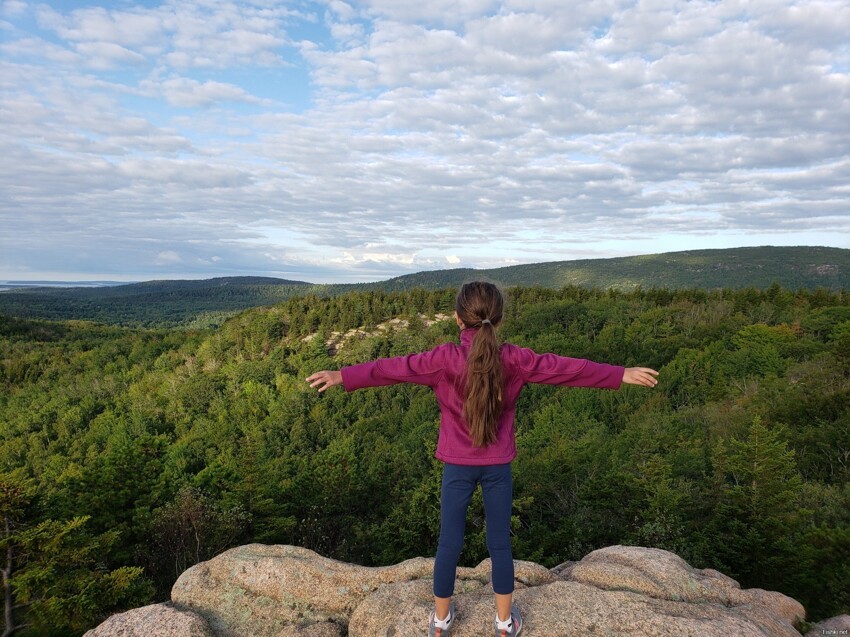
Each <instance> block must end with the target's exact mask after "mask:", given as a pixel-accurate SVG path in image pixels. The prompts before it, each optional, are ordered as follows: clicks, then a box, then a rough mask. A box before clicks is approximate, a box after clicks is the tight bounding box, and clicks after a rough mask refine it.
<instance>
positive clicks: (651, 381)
mask: <svg viewBox="0 0 850 637" xmlns="http://www.w3.org/2000/svg"><path fill="white" fill-rule="evenodd" d="M655 376H658V372H656V371H655V370H654V369H650V368H649V367H626V373H625V374H623V382H624V383H627V384H629V385H644V386H645V387H655V386H656V385H657V384H658V380H657V379H656V378H655Z"/></svg>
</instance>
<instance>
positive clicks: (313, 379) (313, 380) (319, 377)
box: [307, 369, 342, 392]
mask: <svg viewBox="0 0 850 637" xmlns="http://www.w3.org/2000/svg"><path fill="white" fill-rule="evenodd" d="M307 382H308V383H310V387H318V388H319V392H323V391H325V390H326V389H327V388H328V387H333V386H334V385H341V384H342V372H335V371H332V370H329V369H323V370H322V371H320V372H316V373H315V374H312V375H310V376H308V377H307Z"/></svg>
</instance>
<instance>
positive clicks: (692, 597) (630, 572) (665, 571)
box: [85, 544, 838, 637]
mask: <svg viewBox="0 0 850 637" xmlns="http://www.w3.org/2000/svg"><path fill="white" fill-rule="evenodd" d="M433 565H434V561H433V559H426V558H422V557H418V558H414V559H411V560H407V561H404V562H401V563H399V564H395V565H393V566H384V567H366V566H357V565H355V564H348V563H346V562H340V561H337V560H333V559H329V558H326V557H322V556H320V555H318V554H317V553H314V552H313V551H310V550H308V549H304V548H300V547H297V546H281V545H275V546H268V545H263V544H248V545H245V546H240V547H237V548H234V549H231V550H229V551H226V552H224V553H222V554H221V555H218V556H216V557H215V558H213V559H211V560H209V561H207V562H202V563H200V564H197V565H195V566H193V567H192V568H190V569H188V570H187V571H185V572H184V573H183V574H182V575H181V576H180V578H179V579H178V580H177V582H176V583H175V584H174V588H173V589H172V591H171V599H172V601H171V603H166V604H154V605H151V606H146V607H144V608H137V609H135V610H131V611H128V612H126V613H121V614H118V615H114V616H113V617H110V618H109V619H108V620H107V621H105V622H104V623H103V624H101V625H100V626H98V627H97V628H95V629H94V630H91V631H89V632H88V633H86V635H85V637H105V636H106V635H109V636H110V637H143V636H144V637H341V636H342V635H348V637H375V636H376V635H377V636H381V637H383V636H387V637H389V636H390V635H392V636H393V637H407V636H411V637H413V636H416V637H421V636H422V635H424V634H426V621H427V617H428V613H429V611H430V609H431V606H432V603H433V597H432V589H431V586H432V582H431V576H432V574H433ZM489 576H490V560H485V561H483V562H482V563H481V564H479V565H478V566H476V567H475V568H459V569H458V581H457V585H456V587H455V603H456V605H457V621H456V623H455V629H454V630H453V632H452V635H453V637H473V636H477V635H480V634H482V630H490V626H491V624H492V621H493V598H492V597H493V596H492V589H491V588H490V585H489ZM515 599H516V603H517V604H518V605H519V607H520V608H521V609H522V611H523V614H524V616H525V620H526V624H525V630H524V631H523V633H524V634H525V635H528V637H565V636H566V635H570V636H571V637H584V636H586V637H593V636H598V635H607V634H618V635H641V636H642V637H674V636H675V637H682V636H683V635H692V636H694V637H697V636H699V637H728V636H729V635H735V636H736V637H798V636H799V635H800V632H799V631H798V628H799V627H800V626H801V625H802V622H803V620H804V619H805V609H804V608H803V606H802V605H801V604H800V603H799V602H797V601H796V600H794V599H792V598H790V597H788V596H786V595H783V594H782V593H778V592H774V591H766V590H762V589H758V588H753V589H746V590H742V589H741V587H740V585H739V584H738V582H736V581H735V580H733V579H732V578H730V577H727V576H726V575H723V574H722V573H719V572H718V571H714V570H712V569H695V568H692V567H691V566H690V565H689V564H688V563H687V562H685V561H684V560H683V559H682V558H680V557H679V556H677V555H676V554H674V553H671V552H669V551H664V550H661V549H654V548H645V547H639V546H619V545H618V546H610V547H607V548H603V549H599V550H597V551H593V552H592V553H589V554H588V555H586V556H585V557H584V558H583V559H582V560H581V561H579V562H575V563H567V564H564V565H561V566H559V567H556V568H554V569H551V570H550V569H546V568H544V567H543V566H540V565H539V564H534V563H532V562H521V561H517V562H516V592H515ZM836 619H838V618H836ZM827 621H830V620H827Z"/></svg>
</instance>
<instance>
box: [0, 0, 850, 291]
mask: <svg viewBox="0 0 850 637" xmlns="http://www.w3.org/2000/svg"><path fill="white" fill-rule="evenodd" d="M101 4H102V5H103V6H91V7H88V8H81V9H72V10H67V9H62V8H60V5H59V4H58V3H54V4H53V6H52V7H51V6H47V5H38V7H37V8H34V9H33V10H32V13H30V14H28V15H35V16H36V18H37V21H38V27H30V26H28V24H29V23H28V22H27V20H26V19H24V18H20V19H18V18H16V17H15V15H12V14H11V13H9V12H7V14H6V19H7V20H9V21H10V24H11V25H12V28H11V31H10V32H9V37H8V38H6V40H7V41H6V42H4V43H3V44H2V45H0V47H2V52H3V57H4V59H3V60H2V61H0V112H2V114H3V117H4V123H7V125H6V126H5V127H4V129H3V130H2V131H0V169H2V174H1V175H0V201H2V203H0V216H2V221H3V223H4V229H5V228H10V230H9V232H10V235H9V236H14V237H15V238H16V239H15V241H16V245H10V246H8V247H7V246H6V245H4V246H3V248H4V251H6V253H7V254H8V255H9V257H8V258H9V259H11V260H13V261H14V262H15V263H17V264H22V265H21V267H24V265H26V267H30V268H33V267H37V263H38V257H37V255H38V254H44V253H46V252H51V251H53V252H55V253H57V254H62V253H63V250H64V248H63V246H66V245H73V246H74V247H75V248H76V249H77V252H78V254H89V255H92V256H91V257H90V258H88V257H87V259H88V260H84V259H82V257H79V258H78V257H74V259H78V260H77V261H75V262H74V263H75V264H76V265H75V267H76V268H77V270H75V271H80V270H79V269H80V268H82V267H84V266H85V267H96V265H95V264H96V263H97V259H96V257H95V256H94V255H97V254H98V250H97V248H98V246H100V245H102V243H103V237H108V238H109V242H110V245H112V246H115V251H114V252H113V251H110V252H109V253H108V254H105V255H104V259H112V258H114V259H120V262H121V263H123V264H124V267H126V268H127V270H126V271H127V272H130V271H147V272H150V271H163V270H157V268H167V267H171V266H174V267H175V268H177V267H178V266H179V268H184V269H187V271H192V272H195V273H209V272H213V271H215V272H218V273H222V272H229V271H232V272H237V271H238V272H245V271H252V268H253V269H254V270H255V271H257V272H290V273H293V272H294V273H300V277H301V278H310V277H309V276H308V275H309V274H310V273H314V274H315V275H316V276H323V277H333V276H339V277H345V276H363V277H373V276H383V275H386V276H392V275H395V274H399V273H402V272H404V271H412V270H416V269H423V268H437V267H446V266H447V265H451V266H459V265H464V266H476V265H478V266H483V265H485V264H490V265H492V264H497V263H505V262H509V261H511V260H513V261H517V260H519V261H529V260H545V259H562V258H567V257H569V256H570V255H577V256H587V255H589V254H593V255H594V256H604V255H605V254H610V255H613V254H617V255H620V254H625V253H629V250H631V251H632V253H633V252H635V251H646V250H647V249H648V248H647V246H653V245H657V244H656V243H652V242H653V241H656V239H654V237H667V238H671V237H673V238H676V242H678V243H679V244H680V245H681V244H684V243H685V242H686V241H689V240H694V239H692V238H693V237H697V236H698V237H700V241H701V242H702V243H703V244H705V243H706V242H708V241H709V240H715V239H716V241H720V239H719V238H720V237H725V236H732V235H733V234H734V233H738V235H735V236H738V237H740V236H747V237H759V236H765V237H771V240H775V239H776V238H777V237H778V238H780V239H781V238H782V237H788V239H789V240H794V239H797V240H799V239H800V238H801V237H810V238H811V241H813V242H815V241H818V240H822V239H821V238H822V237H828V238H829V240H831V241H833V244H834V243H837V242H840V237H846V236H848V233H849V232H850V215H848V214H847V209H848V208H847V205H848V200H850V192H848V190H847V187H846V184H847V177H848V169H850V164H848V157H850V130H848V128H847V126H846V124H845V122H846V121H848V119H850V99H848V97H847V96H848V89H850V73H848V72H849V71H850V54H848V51H847V47H846V37H844V34H845V33H846V32H847V31H848V30H850V22H848V21H850V9H847V8H846V7H845V6H844V5H845V4H846V3H842V2H837V1H836V2H829V1H826V0H813V1H812V2H810V3H805V4H796V3H794V2H792V1H791V0H788V1H787V2H786V1H778V2H777V1H775V0H770V1H768V0H753V2H750V3H748V4H747V6H746V7H743V6H742V5H739V4H733V3H726V2H709V1H707V0H706V1H703V0H694V1H693V2H689V3H685V4H682V5H658V6H655V5H651V4H648V3H634V2H626V1H625V0H622V1H620V0H606V1H604V2H598V3H585V4H580V5H567V4H565V3H563V2H556V1H555V0H503V1H495V0H492V1H491V0H475V1H473V2H464V3H460V4H458V3H448V2H447V0H446V1H445V2H444V1H443V0H439V1H438V2H436V3H397V2H388V1H385V0H373V1H369V2H363V3H357V4H355V3H346V2H341V1H339V0H332V1H330V2H325V3H323V4H312V3H306V4H301V5H291V4H286V3H283V2H277V1H276V0H264V1H262V2H260V1H257V2H238V3H237V2H230V1H226V0H225V1H222V2H216V3H211V2H203V1H201V0H189V1H184V2H177V1H176V0H174V1H166V2H163V3H161V4H158V5H155V6H142V5H122V6H121V7H119V8H110V7H107V6H106V4H105V3H101ZM449 4H450V5H451V6H450V7H449ZM7 5H8V6H11V5H9V3H7V4H6V5H4V7H6V6H7ZM15 11H17V9H15ZM22 11H23V9H22ZM26 11H30V9H26ZM12 13H14V11H13V12H12ZM16 15H24V14H23V13H19V14H16ZM302 94H303V95H302ZM296 96H297V97H296ZM293 104H297V106H293ZM12 219H14V221H11V220H12ZM45 227H47V228H50V232H46V233H45V232H42V231H41V230H40V229H41V228H45ZM759 233H761V234H759ZM22 235H26V236H27V237H28V239H27V241H26V242H21V241H19V240H18V239H19V237H20V236H22ZM35 235H39V236H38V238H32V237H33V236H35ZM767 242H768V241H761V243H767ZM18 244H20V245H18ZM845 244H846V241H845ZM23 245H27V246H30V247H29V248H26V249H25V248H24V247H21V246H23ZM629 246H631V248H630V247H629ZM713 247H722V246H720V245H717V244H713ZM845 247H847V246H846V245H845ZM650 249H651V248H650ZM594 251H595V252H594ZM606 251H607V252H606ZM172 254H173V255H178V256H179V257H180V261H179V262H177V261H172V263H171V264H168V263H167V262H166V261H167V259H165V258H164V257H162V256H159V255H172ZM216 258H217V259H218V260H216ZM544 258H545V259H544ZM102 263H103V262H102ZM157 263H160V265H156V264H157ZM101 267H103V268H106V267H107V266H106V265H102V266H101ZM108 267H110V268H111V267H113V266H112V265H109V266H108ZM114 267H118V266H114ZM132 268H135V270H132ZM145 268H147V270H146V269H145ZM111 271H113V270H111ZM334 273H336V274H334Z"/></svg>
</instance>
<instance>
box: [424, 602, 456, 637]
mask: <svg viewBox="0 0 850 637" xmlns="http://www.w3.org/2000/svg"><path fill="white" fill-rule="evenodd" d="M454 623H455V603H454V602H452V605H451V606H450V607H449V616H448V617H446V618H445V619H444V620H443V621H437V611H436V610H435V609H431V616H430V617H429V618H428V637H448V635H449V633H451V632H452V624H454Z"/></svg>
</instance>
